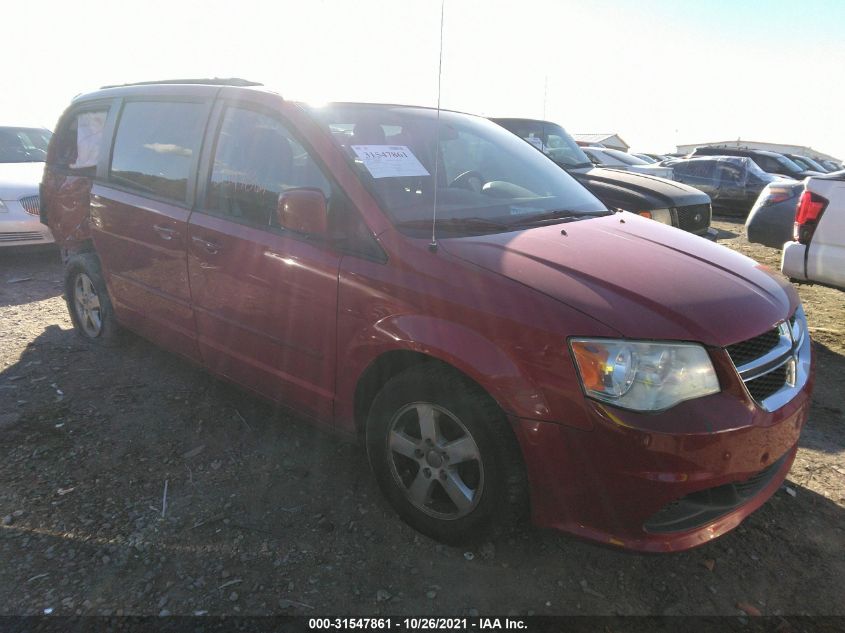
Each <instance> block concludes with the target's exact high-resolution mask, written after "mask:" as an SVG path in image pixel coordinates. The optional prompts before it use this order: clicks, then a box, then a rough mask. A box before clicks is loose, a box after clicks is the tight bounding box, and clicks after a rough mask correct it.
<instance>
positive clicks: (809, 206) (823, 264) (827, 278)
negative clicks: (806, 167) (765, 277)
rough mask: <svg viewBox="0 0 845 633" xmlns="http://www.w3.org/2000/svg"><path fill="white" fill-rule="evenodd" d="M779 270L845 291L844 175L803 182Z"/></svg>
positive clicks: (789, 275)
mask: <svg viewBox="0 0 845 633" xmlns="http://www.w3.org/2000/svg"><path fill="white" fill-rule="evenodd" d="M780 268H781V271H782V272H783V274H784V275H786V276H788V277H790V278H791V279H795V280H797V281H809V282H816V283H821V284H825V285H829V286H834V287H837V288H842V289H845V171H838V172H834V173H832V174H826V175H824V176H813V177H811V178H807V179H806V180H805V181H804V191H803V193H802V194H801V198H800V200H799V202H798V209H797V211H796V212H795V229H794V233H793V241H791V242H787V243H786V244H784V246H783V259H782V260H781V265H780Z"/></svg>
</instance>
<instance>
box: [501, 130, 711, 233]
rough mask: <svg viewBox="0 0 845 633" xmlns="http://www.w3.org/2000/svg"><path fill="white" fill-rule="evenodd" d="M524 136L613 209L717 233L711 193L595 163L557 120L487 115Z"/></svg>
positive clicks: (695, 229) (687, 229) (681, 227)
mask: <svg viewBox="0 0 845 633" xmlns="http://www.w3.org/2000/svg"><path fill="white" fill-rule="evenodd" d="M491 120H492V121H494V122H496V123H498V124H499V125H501V126H502V127H503V128H505V129H506V130H509V131H511V132H513V133H514V134H516V135H517V136H518V137H520V138H522V139H525V140H526V141H528V142H529V143H531V144H532V145H533V146H534V147H536V148H537V149H539V150H540V151H542V152H543V153H544V154H546V156H548V157H549V158H551V159H552V160H553V161H554V162H555V163H557V164H558V165H559V166H560V167H562V168H563V169H565V170H566V171H567V173H569V175H570V176H572V177H573V178H574V179H575V180H577V181H578V182H579V183H581V184H582V185H584V187H586V188H587V189H588V190H589V191H590V193H592V194H593V195H594V196H595V197H596V198H598V199H599V200H601V201H602V202H603V203H604V204H605V205H607V206H608V207H609V208H612V209H625V210H626V211H631V212H632V213H637V214H639V215H643V216H645V217H648V218H651V219H652V220H657V221H658V222H662V223H663V224H671V225H672V226H675V227H678V228H680V229H683V230H685V231H689V232H690V233H695V234H696V235H702V236H704V237H708V238H713V237H715V234H716V231H715V230H712V229H710V218H711V209H710V198H709V197H708V196H707V195H706V194H704V193H702V192H701V191H699V190H697V189H695V188H693V187H689V186H687V185H685V184H682V183H678V182H673V181H671V180H666V179H665V178H658V177H656V176H650V175H648V174H639V173H634V172H630V171H621V170H617V169H607V168H604V167H594V166H593V164H592V162H590V159H589V158H588V157H587V155H586V154H585V153H584V150H582V149H581V148H580V147H579V146H578V144H577V143H576V142H575V140H574V139H573V138H572V137H571V136H570V135H569V133H568V132H567V131H566V130H564V129H563V128H562V127H561V126H560V125H558V124H557V123H552V122H550V121H538V120H535V119H491Z"/></svg>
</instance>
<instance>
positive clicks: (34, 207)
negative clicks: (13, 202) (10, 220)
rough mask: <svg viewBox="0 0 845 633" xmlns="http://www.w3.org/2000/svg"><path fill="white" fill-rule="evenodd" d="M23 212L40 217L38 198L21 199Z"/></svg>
mask: <svg viewBox="0 0 845 633" xmlns="http://www.w3.org/2000/svg"><path fill="white" fill-rule="evenodd" d="M19 202H20V203H21V206H22V207H23V210H24V211H26V212H27V213H29V214H30V215H38V214H39V209H40V204H39V198H38V196H27V197H26V198H21V199H20V200H19Z"/></svg>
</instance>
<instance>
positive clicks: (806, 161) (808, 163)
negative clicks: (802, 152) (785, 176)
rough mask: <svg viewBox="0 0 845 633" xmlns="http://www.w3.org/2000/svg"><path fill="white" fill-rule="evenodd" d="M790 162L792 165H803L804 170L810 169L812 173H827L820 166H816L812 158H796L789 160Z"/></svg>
mask: <svg viewBox="0 0 845 633" xmlns="http://www.w3.org/2000/svg"><path fill="white" fill-rule="evenodd" d="M787 158H789V157H787ZM791 160H792V162H794V163H799V164H801V165H804V167H805V168H806V169H810V170H813V171H818V172H821V173H825V172H826V171H827V170H826V169H825V168H824V167H822V166H821V165H819V164H818V163H817V162H816V161H814V160H813V159H812V158H808V157H807V156H796V157H795V158H793V159H791Z"/></svg>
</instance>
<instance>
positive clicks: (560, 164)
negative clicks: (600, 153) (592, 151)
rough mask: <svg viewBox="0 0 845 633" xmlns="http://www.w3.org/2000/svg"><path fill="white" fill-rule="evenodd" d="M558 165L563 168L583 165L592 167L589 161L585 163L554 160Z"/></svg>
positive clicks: (581, 166)
mask: <svg viewBox="0 0 845 633" xmlns="http://www.w3.org/2000/svg"><path fill="white" fill-rule="evenodd" d="M555 162H556V163H557V164H558V165H559V166H560V167H563V168H564V169H582V168H583V167H593V166H594V165H593V164H592V163H591V162H589V161H588V162H586V163H565V162H563V161H562V160H556V161H555Z"/></svg>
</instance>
